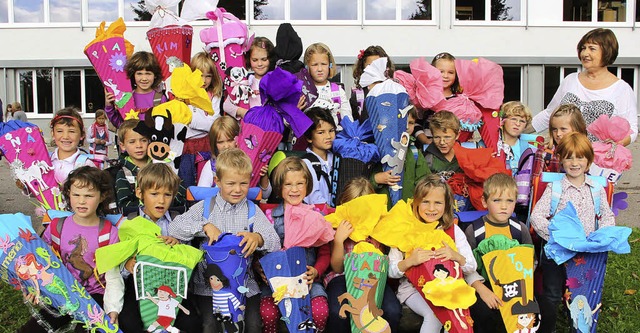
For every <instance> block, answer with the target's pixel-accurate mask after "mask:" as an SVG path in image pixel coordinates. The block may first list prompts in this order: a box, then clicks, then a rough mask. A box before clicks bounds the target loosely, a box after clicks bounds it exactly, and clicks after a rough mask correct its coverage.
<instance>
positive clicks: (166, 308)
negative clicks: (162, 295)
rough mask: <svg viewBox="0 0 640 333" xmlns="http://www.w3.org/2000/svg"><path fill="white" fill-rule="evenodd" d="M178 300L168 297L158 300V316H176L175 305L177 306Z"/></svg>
mask: <svg viewBox="0 0 640 333" xmlns="http://www.w3.org/2000/svg"><path fill="white" fill-rule="evenodd" d="M178 304H180V303H178V301H176V300H175V299H173V298H169V299H168V300H166V301H163V300H158V317H160V316H162V317H169V318H175V317H176V307H178Z"/></svg>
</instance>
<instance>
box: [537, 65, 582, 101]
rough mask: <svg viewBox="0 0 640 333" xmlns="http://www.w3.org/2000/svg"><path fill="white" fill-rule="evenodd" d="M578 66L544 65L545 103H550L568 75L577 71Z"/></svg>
mask: <svg viewBox="0 0 640 333" xmlns="http://www.w3.org/2000/svg"><path fill="white" fill-rule="evenodd" d="M578 70H579V68H578V67H576V66H544V105H545V106H547V105H549V102H551V99H552V98H553V95H554V94H555V93H556V90H558V87H560V81H562V80H563V79H564V78H565V77H566V76H567V75H569V74H571V73H577V72H578Z"/></svg>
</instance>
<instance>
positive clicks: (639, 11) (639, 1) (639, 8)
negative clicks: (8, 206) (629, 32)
mask: <svg viewBox="0 0 640 333" xmlns="http://www.w3.org/2000/svg"><path fill="white" fill-rule="evenodd" d="M0 3H2V1H0ZM0 15H1V14H0ZM1 18H2V17H1V16H0V19H1ZM638 21H640V0H636V22H638Z"/></svg>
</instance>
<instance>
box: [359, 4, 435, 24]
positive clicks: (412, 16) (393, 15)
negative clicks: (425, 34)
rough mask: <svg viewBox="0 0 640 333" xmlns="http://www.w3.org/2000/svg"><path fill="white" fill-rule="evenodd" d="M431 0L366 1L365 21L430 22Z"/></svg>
mask: <svg viewBox="0 0 640 333" xmlns="http://www.w3.org/2000/svg"><path fill="white" fill-rule="evenodd" d="M431 2H432V0H395V1H389V0H367V1H365V2H364V5H365V6H364V13H365V14H364V17H365V19H366V20H389V21H392V20H431V19H432V16H431V15H432V4H431Z"/></svg>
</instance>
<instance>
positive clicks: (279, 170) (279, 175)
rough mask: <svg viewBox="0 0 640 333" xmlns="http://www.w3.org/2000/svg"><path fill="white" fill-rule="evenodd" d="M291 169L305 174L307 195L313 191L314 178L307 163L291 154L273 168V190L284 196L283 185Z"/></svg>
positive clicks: (279, 195)
mask: <svg viewBox="0 0 640 333" xmlns="http://www.w3.org/2000/svg"><path fill="white" fill-rule="evenodd" d="M289 171H301V172H302V173H303V174H304V179H305V180H306V182H307V184H306V185H305V189H306V191H307V192H306V193H307V195H309V194H311V192H313V179H312V178H311V172H310V171H309V168H307V165H306V164H305V163H304V162H303V161H302V159H301V158H300V157H298V156H289V157H287V158H285V159H284V160H282V161H281V162H280V163H278V166H276V168H275V169H274V170H273V173H272V174H271V181H272V185H273V192H274V193H275V194H276V195H277V196H278V197H282V186H283V185H284V179H285V177H286V176H287V172H289Z"/></svg>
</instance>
